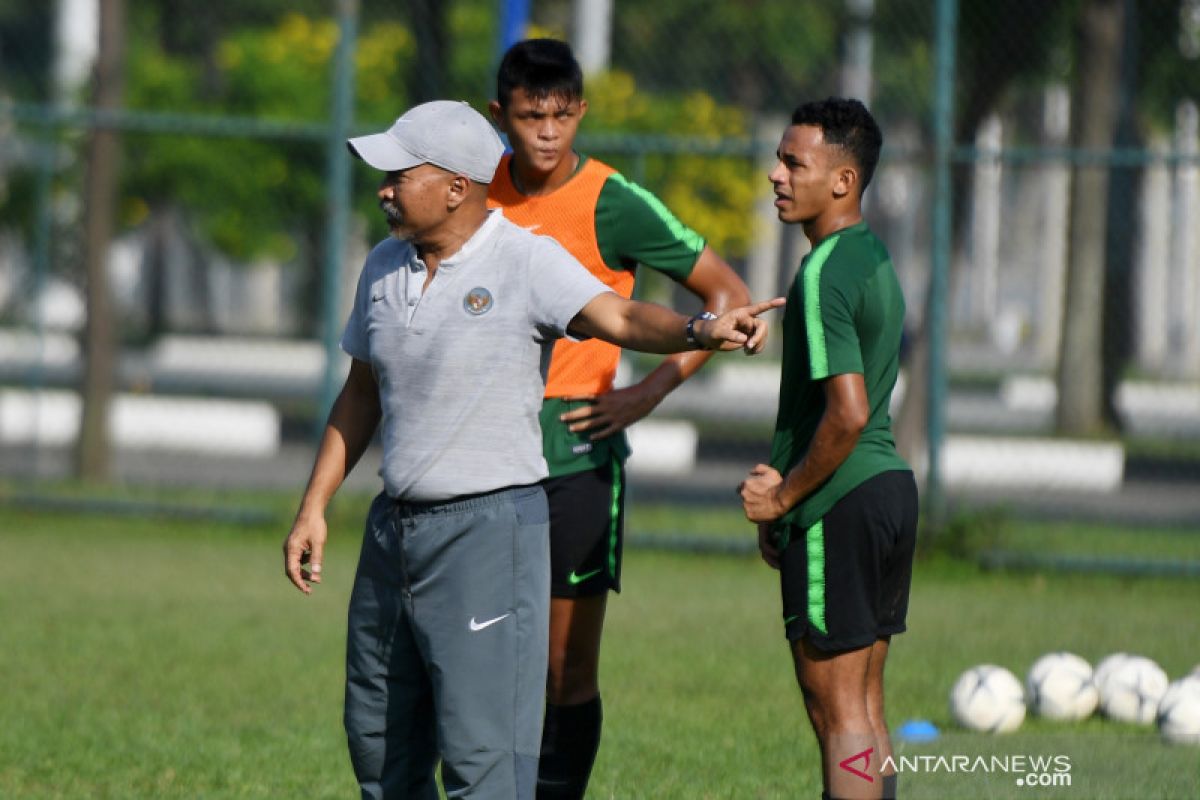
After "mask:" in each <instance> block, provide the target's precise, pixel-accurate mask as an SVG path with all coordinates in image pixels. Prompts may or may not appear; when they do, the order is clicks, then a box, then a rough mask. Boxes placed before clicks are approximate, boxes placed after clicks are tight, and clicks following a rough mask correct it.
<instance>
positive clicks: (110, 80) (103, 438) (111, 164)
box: [76, 0, 125, 481]
mask: <svg viewBox="0 0 1200 800" xmlns="http://www.w3.org/2000/svg"><path fill="white" fill-rule="evenodd" d="M124 50H125V9H124V0H100V52H99V57H98V59H97V62H96V81H95V87H94V101H93V104H94V105H95V107H96V108H97V109H98V110H100V111H102V112H103V111H111V110H115V109H117V108H120V106H121V97H122V93H123V76H122V68H123V65H122V60H123V57H124ZM119 144H120V143H119V141H118V135H117V132H116V131H115V130H112V129H105V128H103V127H97V128H95V129H94V130H93V131H92V134H91V138H90V140H89V142H88V147H87V165H88V172H87V182H86V186H85V188H84V223H83V224H84V270H85V279H86V281H87V323H86V325H85V327H84V343H83V344H84V374H83V416H82V419H81V421H80V428H79V443H78V450H77V462H76V467H77V471H78V475H79V477H80V478H82V479H84V480H87V481H103V480H105V479H107V478H108V473H109V438H108V416H109V403H110V399H111V397H112V392H113V382H114V380H113V379H114V372H115V366H116V332H115V330H114V328H115V325H114V319H113V311H112V299H111V297H110V294H109V288H108V244H109V240H110V239H111V238H112V229H113V214H114V212H115V209H116V196H117V174H118V164H117V162H118V159H119V157H120V148H119Z"/></svg>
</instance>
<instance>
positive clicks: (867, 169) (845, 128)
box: [792, 97, 883, 195]
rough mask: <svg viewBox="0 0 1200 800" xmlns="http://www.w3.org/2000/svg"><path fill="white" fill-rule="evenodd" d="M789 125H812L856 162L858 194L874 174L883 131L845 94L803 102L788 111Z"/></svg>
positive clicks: (868, 113)
mask: <svg viewBox="0 0 1200 800" xmlns="http://www.w3.org/2000/svg"><path fill="white" fill-rule="evenodd" d="M792 124H793V125H814V126H816V127H818V128H820V129H821V133H822V135H823V136H824V138H825V143H826V144H831V145H834V146H836V147H840V148H841V149H842V150H844V151H845V152H846V153H847V154H848V155H849V156H850V157H851V158H852V159H854V162H855V163H856V164H857V165H858V168H859V171H860V172H861V173H862V174H861V175H860V177H861V178H862V185H861V188H860V189H859V194H860V195H861V194H862V193H863V192H865V191H866V190H867V184H869V183H870V182H871V177H872V176H873V175H874V174H875V166H876V165H877V164H878V163H879V151H880V149H881V148H882V147H883V133H882V132H881V131H880V130H879V125H877V124H876V123H875V118H874V117H872V116H871V112H870V111H868V110H867V107H866V106H864V105H863V104H862V103H861V102H860V101H858V100H854V99H852V98H847V97H829V98H826V99H825V100H816V101H813V102H811V103H805V104H804V105H802V106H799V107H798V108H797V109H796V110H795V111H793V112H792Z"/></svg>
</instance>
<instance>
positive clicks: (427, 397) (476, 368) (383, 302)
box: [342, 211, 609, 501]
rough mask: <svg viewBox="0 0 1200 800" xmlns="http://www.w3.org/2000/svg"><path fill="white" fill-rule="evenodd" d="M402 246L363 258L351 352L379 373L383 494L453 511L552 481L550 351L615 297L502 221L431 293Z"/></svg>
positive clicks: (546, 243) (467, 248) (544, 242)
mask: <svg viewBox="0 0 1200 800" xmlns="http://www.w3.org/2000/svg"><path fill="white" fill-rule="evenodd" d="M427 274H428V273H427V270H426V267H425V264H424V262H422V261H421V259H420V258H419V257H418V256H417V251H416V248H415V247H413V246H412V245H411V244H409V243H408V242H407V241H403V240H399V239H386V240H384V241H383V242H380V243H379V244H378V245H377V246H376V247H375V249H374V250H372V251H371V253H370V255H368V256H367V261H366V264H365V265H364V266H363V270H362V274H361V275H360V276H359V280H358V291H357V293H356V295H355V298H354V308H353V310H352V311H351V312H350V319H349V321H348V322H347V323H346V330H345V333H343V334H342V349H343V350H345V351H346V352H347V353H349V354H350V356H351V357H353V358H357V359H358V360H360V361H364V362H366V363H368V364H370V365H371V369H372V371H373V372H374V375H375V380H376V381H377V382H378V384H379V399H380V405H381V406H382V409H383V466H382V467H381V469H380V471H379V474H380V475H381V476H382V477H383V483H384V487H385V488H386V490H387V493H388V494H389V495H391V496H392V497H394V498H396V499H401V500H410V501H436V500H446V499H449V498H451V497H458V496H460V495H465V494H475V493H478V492H487V491H492V490H494V489H499V488H502V487H505V486H515V485H521V484H529V483H536V482H537V481H540V480H541V479H542V478H544V477H546V474H547V469H546V461H545V459H544V458H543V457H542V439H541V431H540V428H539V426H538V410H539V409H540V408H541V405H542V394H543V390H544V389H545V383H546V368H547V367H548V366H549V363H550V353H551V351H552V349H553V345H554V341H555V340H556V339H558V338H560V337H562V336H563V335H565V332H566V328H567V325H568V324H569V323H570V322H571V320H572V319H573V318H574V317H575V315H576V314H578V313H579V311H580V309H582V308H583V307H584V306H585V305H587V303H588V302H589V301H590V300H591V299H592V298H594V297H596V296H597V295H599V294H601V293H603V292H607V291H609V289H608V287H607V286H605V285H604V284H603V283H601V282H600V281H599V280H597V279H596V278H595V277H593V276H592V275H591V273H589V272H588V271H587V270H586V269H585V268H584V267H583V266H582V265H581V264H580V263H579V262H578V261H576V260H575V258H574V257H573V256H572V255H571V254H570V253H568V252H567V251H566V250H565V249H563V247H562V246H561V245H559V244H558V243H557V242H555V241H554V240H553V239H551V238H550V237H548V236H536V235H534V234H532V233H530V232H529V231H526V230H524V229H522V228H520V227H518V226H516V225H514V224H513V223H511V222H509V221H508V220H507V219H505V218H504V216H503V214H502V212H500V211H493V212H491V213H490V214H489V215H488V219H487V221H486V222H485V223H484V224H483V225H482V226H481V227H480V228H479V230H478V231H476V232H475V234H474V235H473V236H472V237H471V238H470V239H469V240H468V241H467V243H466V244H464V245H463V247H462V249H461V250H459V251H458V252H457V253H455V254H454V255H453V256H452V257H451V258H448V259H446V260H444V261H442V262H441V263H440V264H439V265H438V268H437V272H435V273H434V276H433V280H432V281H430V283H429V287H428V288H427V289H425V291H424V293H422V291H421V289H422V286H423V285H424V283H425V278H426V275H427Z"/></svg>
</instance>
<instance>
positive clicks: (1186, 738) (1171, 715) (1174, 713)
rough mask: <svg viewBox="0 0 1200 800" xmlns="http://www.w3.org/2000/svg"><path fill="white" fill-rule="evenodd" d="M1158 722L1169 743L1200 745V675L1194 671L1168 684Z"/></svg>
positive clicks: (1163, 735) (1159, 730)
mask: <svg viewBox="0 0 1200 800" xmlns="http://www.w3.org/2000/svg"><path fill="white" fill-rule="evenodd" d="M1155 721H1156V722H1157V723H1158V732H1159V733H1160V734H1162V737H1163V738H1164V739H1166V740H1167V741H1168V742H1172V743H1174V744H1194V745H1200V676H1197V674H1196V673H1194V672H1193V673H1192V674H1191V675H1188V676H1186V677H1183V678H1180V679H1179V680H1177V681H1175V682H1174V683H1172V684H1171V685H1170V686H1168V687H1167V691H1166V692H1164V693H1163V696H1162V700H1160V701H1159V703H1158V714H1157V716H1156V719H1155Z"/></svg>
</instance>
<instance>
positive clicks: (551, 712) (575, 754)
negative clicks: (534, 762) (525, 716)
mask: <svg viewBox="0 0 1200 800" xmlns="http://www.w3.org/2000/svg"><path fill="white" fill-rule="evenodd" d="M603 718H604V713H603V711H602V709H601V706H600V695H596V696H595V697H594V698H592V699H591V700H589V701H587V702H586V703H580V704H579V705H576V706H556V705H551V704H550V703H547V704H546V721H545V723H544V724H543V726H542V755H541V759H540V760H539V761H538V788H537V797H538V800H582V798H583V793H584V791H586V790H587V785H588V778H590V777H591V775H592V764H593V763H594V762H595V761H596V751H598V750H599V749H600V726H601V723H602V721H603Z"/></svg>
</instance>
